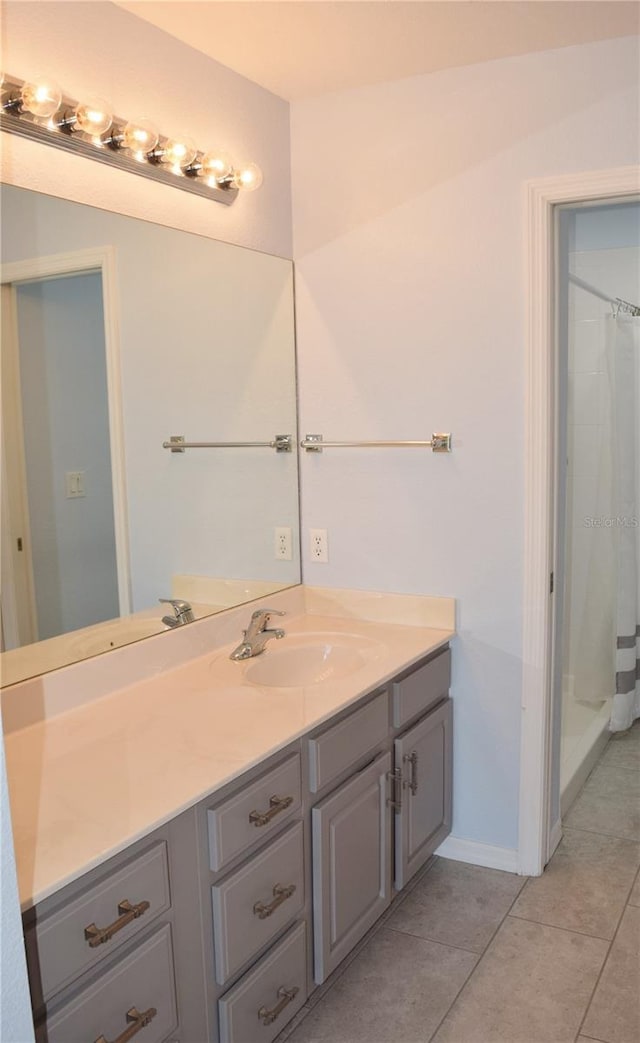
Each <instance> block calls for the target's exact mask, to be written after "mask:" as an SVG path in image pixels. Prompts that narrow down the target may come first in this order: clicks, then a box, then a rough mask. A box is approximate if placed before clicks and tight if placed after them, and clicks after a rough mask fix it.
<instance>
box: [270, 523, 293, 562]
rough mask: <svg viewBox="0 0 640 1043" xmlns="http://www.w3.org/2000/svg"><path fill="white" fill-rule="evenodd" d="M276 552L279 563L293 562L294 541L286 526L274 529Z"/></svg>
mask: <svg viewBox="0 0 640 1043" xmlns="http://www.w3.org/2000/svg"><path fill="white" fill-rule="evenodd" d="M274 551H275V556H276V558H277V560H278V561H293V539H292V536H291V529H289V528H288V527H287V526H286V525H282V526H280V527H277V528H276V529H274Z"/></svg>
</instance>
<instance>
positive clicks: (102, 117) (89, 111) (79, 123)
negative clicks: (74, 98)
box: [75, 98, 113, 138]
mask: <svg viewBox="0 0 640 1043" xmlns="http://www.w3.org/2000/svg"><path fill="white" fill-rule="evenodd" d="M75 117H76V123H75V125H76V127H77V128H78V130H81V131H83V132H84V133H85V134H90V135H91V136H92V137H94V138H99V137H100V135H101V134H105V133H106V132H107V131H108V130H109V127H110V126H111V124H112V122H113V115H112V113H111V112H110V110H109V106H108V105H107V103H106V102H104V101H102V99H101V98H93V99H92V100H91V101H87V102H82V103H81V104H80V105H78V106H77V107H76V110H75Z"/></svg>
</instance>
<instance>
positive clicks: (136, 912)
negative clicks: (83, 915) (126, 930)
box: [84, 898, 150, 949]
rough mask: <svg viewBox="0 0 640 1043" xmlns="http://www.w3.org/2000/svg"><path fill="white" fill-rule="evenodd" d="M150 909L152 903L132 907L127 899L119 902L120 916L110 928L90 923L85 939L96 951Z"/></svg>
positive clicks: (142, 903) (85, 930) (85, 932)
mask: <svg viewBox="0 0 640 1043" xmlns="http://www.w3.org/2000/svg"><path fill="white" fill-rule="evenodd" d="M149 908H150V902H138V904H137V905H131V902H129V901H128V900H127V899H126V898H125V899H123V901H122V902H118V913H119V916H118V919H117V920H114V922H113V923H112V924H109V926H108V927H96V925H95V924H94V923H90V924H89V926H88V927H85V929H84V937H85V940H86V941H87V942H89V947H90V948H91V949H96V948H97V947H98V945H104V943H105V942H108V941H110V940H111V939H112V938H113V936H114V934H117V933H118V931H121V930H122V928H123V927H126V926H127V924H130V923H131V922H132V921H133V920H137V919H138V917H139V916H142V914H143V913H146V911H147V909H149Z"/></svg>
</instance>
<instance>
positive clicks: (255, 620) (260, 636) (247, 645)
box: [229, 608, 285, 659]
mask: <svg viewBox="0 0 640 1043" xmlns="http://www.w3.org/2000/svg"><path fill="white" fill-rule="evenodd" d="M284 615H285V613H284V612H278V611H277V610H276V609H273V608H258V609H256V611H255V612H254V613H253V615H252V616H251V621H250V623H249V626H248V627H247V629H246V630H245V631H244V641H241V643H240V644H239V645H238V647H237V648H234V650H233V652H232V653H231V655H230V656H229V659H251V657H252V656H254V655H260V653H261V652H264V646H265V645H266V643H267V641H269V640H270V639H271V638H272V637H275V638H277V639H278V640H279V639H280V638H281V637H284V630H282V629H281V628H280V627H278V628H277V629H275V630H269V629H267V623H268V622H269V620H270V618H271V616H284Z"/></svg>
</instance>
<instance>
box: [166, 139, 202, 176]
mask: <svg viewBox="0 0 640 1043" xmlns="http://www.w3.org/2000/svg"><path fill="white" fill-rule="evenodd" d="M197 151H198V150H197V148H196V146H195V144H194V143H193V141H192V140H191V138H180V139H178V138H171V140H170V141H167V143H166V144H165V145H164V146H163V148H162V156H161V159H162V162H163V163H166V164H167V165H168V166H170V167H181V168H183V169H184V167H188V166H189V165H190V164H191V163H193V161H194V159H195V157H196V152H197Z"/></svg>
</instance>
